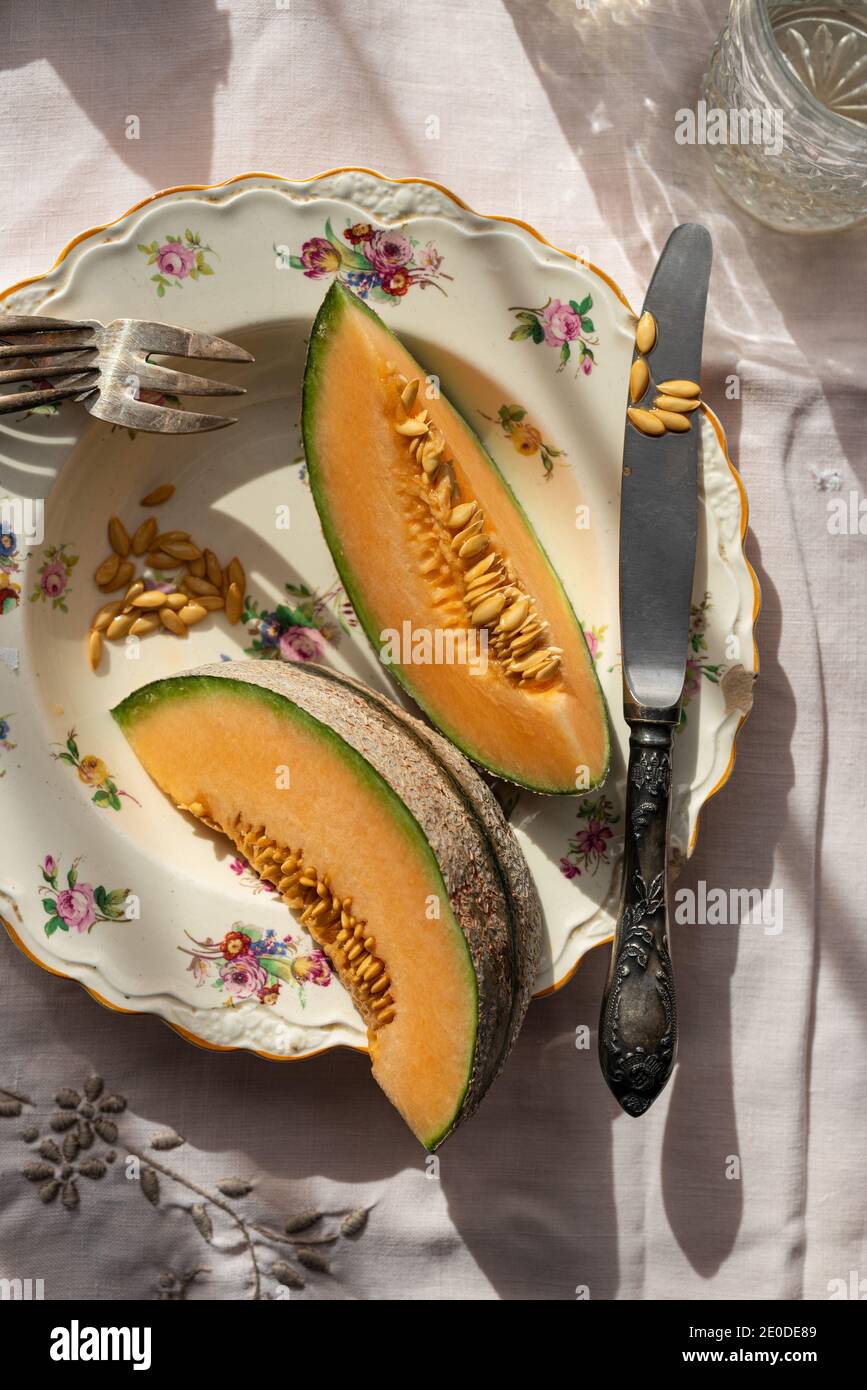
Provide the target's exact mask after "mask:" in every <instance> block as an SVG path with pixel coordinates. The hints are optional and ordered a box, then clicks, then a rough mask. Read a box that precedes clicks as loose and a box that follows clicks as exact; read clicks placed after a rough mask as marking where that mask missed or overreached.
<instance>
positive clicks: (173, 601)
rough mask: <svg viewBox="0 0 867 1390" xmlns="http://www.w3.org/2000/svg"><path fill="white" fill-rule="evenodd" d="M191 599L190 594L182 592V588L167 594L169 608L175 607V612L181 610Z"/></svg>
mask: <svg viewBox="0 0 867 1390" xmlns="http://www.w3.org/2000/svg"><path fill="white" fill-rule="evenodd" d="M189 601H190V596H189V594H182V593H181V591H180V590H178V591H177V592H176V593H174V594H166V604H167V605H168V607H169V608H171V609H173V610H174V611H175V613H177V612H179V611H180V609H181V608H184V607H185V606H186V604H188V603H189Z"/></svg>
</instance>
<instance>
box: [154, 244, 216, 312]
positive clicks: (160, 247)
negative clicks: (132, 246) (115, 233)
mask: <svg viewBox="0 0 867 1390" xmlns="http://www.w3.org/2000/svg"><path fill="white" fill-rule="evenodd" d="M138 250H139V251H141V253H142V255H143V256H147V258H148V260H147V263H148V265H155V266H156V272H155V274H153V275H152V276H151V279H152V280H153V282H154V284H155V285H156V291H157V294H158V295H159V297H160V299H162V298H163V296H164V295H165V292H166V290H169V289H176V290H181V289H183V287H184V281H185V280H198V278H199V276H200V275H213V274H214V273H215V272H214V267H213V266H212V265H209V264H208V262H207V260H206V259H205V257H206V256H208V255H216V252H215V251H214V249H213V247H211V246H203V245H202V238H201V237H200V236H199V234H198V232H191V231H190V229H189V227H187V228H186V230H185V232H184V234H183V236H178V235H177V234H171V233H169V234H167V235H166V237H165V239H164V240H163V241H162V242H159V241H152V242H150V243H149V244H147V245H145V243H144V242H142V241H140V242H139V243H138Z"/></svg>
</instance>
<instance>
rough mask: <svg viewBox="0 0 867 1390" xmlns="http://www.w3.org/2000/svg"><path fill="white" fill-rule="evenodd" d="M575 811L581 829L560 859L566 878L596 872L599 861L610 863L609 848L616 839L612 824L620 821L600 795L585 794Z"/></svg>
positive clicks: (609, 804) (608, 803) (609, 802)
mask: <svg viewBox="0 0 867 1390" xmlns="http://www.w3.org/2000/svg"><path fill="white" fill-rule="evenodd" d="M576 814H577V818H578V822H579V826H580V829H579V830H577V831H576V832H575V834H574V835H573V836H572V838H571V839H570V841H569V848H568V850H567V851H566V853H565V854H564V856H563V858H562V859H561V860H560V869H561V872H562V873H563V874H564V875H565V876H566V878H579V877H580V876H581V874H595V873H596V870H597V869H598V868H599V865H600V864H610V862H611V860H610V859H609V857H608V851H609V848H610V842H611V840H612V839H613V838H614V831H613V830H612V828H611V827H612V826H614V825H617V823H618V822H619V820H620V816H619V815H618V814H617V812H616V811H615V809H614V805H613V803H612V802H611V801H609V799H608V797H607V796H601V795H600V796H595V797H585V798H584V800H583V801H582V802H581V804H580V806H579V807H578V811H577V813H576Z"/></svg>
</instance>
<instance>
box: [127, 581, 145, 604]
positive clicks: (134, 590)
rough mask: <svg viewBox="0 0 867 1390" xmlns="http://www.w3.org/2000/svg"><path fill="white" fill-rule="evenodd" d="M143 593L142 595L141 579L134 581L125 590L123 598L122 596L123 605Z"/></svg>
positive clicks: (142, 585) (142, 583)
mask: <svg viewBox="0 0 867 1390" xmlns="http://www.w3.org/2000/svg"><path fill="white" fill-rule="evenodd" d="M143 593H144V580H143V579H134V580H133V582H132V584H130V586H129V588H128V589H127V591H126V593H125V594H124V596H123V601H124V603H132V601H133V599H134V598H138V596H139V594H143Z"/></svg>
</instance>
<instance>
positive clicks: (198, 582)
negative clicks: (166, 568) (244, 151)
mask: <svg viewBox="0 0 867 1390" xmlns="http://www.w3.org/2000/svg"><path fill="white" fill-rule="evenodd" d="M183 588H184V589H186V590H187V591H188V592H189V593H191V594H195V595H196V597H197V598H199V597H200V596H202V595H204V594H209V595H210V596H211V597H212V598H216V597H217V595H218V594H219V589H217V588H216V586H215V585H214V584H212V583H211V581H210V580H209V579H198V578H197V577H196V575H194V574H188V575H187V577H186V579H185V580H184V582H183Z"/></svg>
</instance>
